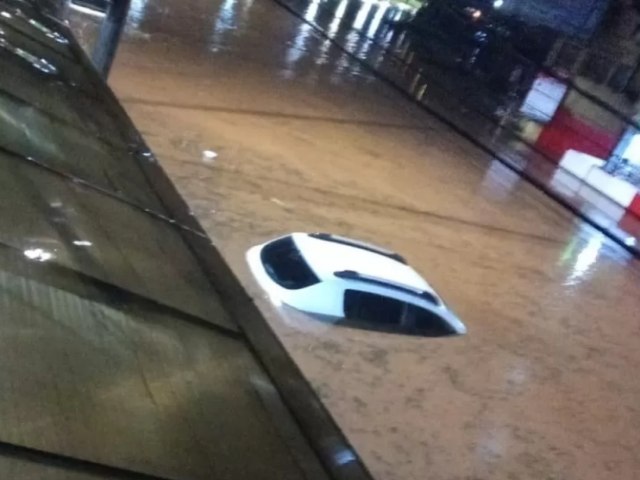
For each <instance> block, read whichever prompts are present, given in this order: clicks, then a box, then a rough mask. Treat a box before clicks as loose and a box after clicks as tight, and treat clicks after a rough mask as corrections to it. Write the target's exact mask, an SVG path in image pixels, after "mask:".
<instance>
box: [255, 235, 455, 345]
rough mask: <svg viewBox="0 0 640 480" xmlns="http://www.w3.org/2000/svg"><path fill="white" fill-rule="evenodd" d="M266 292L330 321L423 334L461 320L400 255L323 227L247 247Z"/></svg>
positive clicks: (442, 331) (451, 330)
mask: <svg viewBox="0 0 640 480" xmlns="http://www.w3.org/2000/svg"><path fill="white" fill-rule="evenodd" d="M247 261H248V263H249V267H250V269H251V271H252V273H253V275H254V276H255V278H256V280H257V281H258V283H259V284H260V286H261V287H262V288H263V289H264V290H265V291H266V292H267V293H268V295H269V296H270V297H271V299H272V300H274V301H275V302H278V303H279V302H281V303H284V304H286V305H289V306H291V307H293V308H296V309H298V310H302V311H304V312H308V313H312V314H316V315H319V316H322V317H324V318H330V319H331V322H332V323H335V324H339V325H345V326H352V327H359V328H364V329H369V330H379V331H385V332H395V333H406V334H413V335H423V336H430V337H437V336H445V335H461V334H464V333H466V331H467V330H466V327H465V326H464V324H463V323H462V322H461V321H460V320H459V319H458V317H457V316H456V315H455V314H454V313H453V312H452V311H451V310H450V309H449V308H448V307H447V306H446V305H445V303H444V302H443V301H442V299H441V298H440V297H439V296H438V294H437V293H436V292H435V291H434V290H433V289H432V288H431V287H430V286H429V284H428V283H427V282H426V281H425V280H424V279H423V278H422V277H421V276H420V275H419V274H418V273H417V272H416V271H415V270H414V269H412V268H411V267H410V266H408V265H407V262H406V261H405V260H404V258H402V257H401V256H400V255H398V254H396V253H393V252H390V251H387V250H384V249H381V248H378V247H375V246H372V245H369V244H366V243H362V242H359V241H357V240H352V239H349V238H344V237H339V236H335V235H330V234H326V233H293V234H291V235H287V236H285V237H281V238H278V239H276V240H273V241H270V242H268V243H265V244H263V245H258V246H256V247H253V248H251V249H250V250H249V251H248V252H247Z"/></svg>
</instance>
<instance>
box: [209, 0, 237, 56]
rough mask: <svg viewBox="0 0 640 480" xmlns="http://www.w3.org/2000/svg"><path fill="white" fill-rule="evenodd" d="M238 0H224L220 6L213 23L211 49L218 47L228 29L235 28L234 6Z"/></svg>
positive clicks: (235, 12)
mask: <svg viewBox="0 0 640 480" xmlns="http://www.w3.org/2000/svg"><path fill="white" fill-rule="evenodd" d="M237 4H238V0H225V1H224V3H223V4H222V5H221V7H220V11H219V12H218V15H217V17H216V21H215V23H214V25H213V34H212V35H211V47H212V49H214V50H215V49H217V48H219V47H220V46H221V45H222V44H223V43H224V40H226V38H225V37H226V33H227V32H228V31H229V30H233V29H235V28H237V25H236V14H237V11H236V8H237Z"/></svg>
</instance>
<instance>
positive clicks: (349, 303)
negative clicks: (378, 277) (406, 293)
mask: <svg viewBox="0 0 640 480" xmlns="http://www.w3.org/2000/svg"><path fill="white" fill-rule="evenodd" d="M344 313H345V319H344V321H342V322H340V323H342V324H343V325H346V326H352V327H359V328H363V329H368V330H378V331H385V332H393V333H406V334H409V335H420V336H424V337H443V336H447V335H455V334H456V332H455V330H454V329H453V327H452V326H451V325H449V323H448V322H447V321H446V320H445V319H444V318H442V317H441V316H440V315H438V314H437V313H435V312H432V311H431V310H428V309H426V308H421V307H419V306H417V305H413V304H410V303H406V302H403V301H400V300H396V299H395V298H390V297H386V296H384V295H378V294H375V293H371V292H363V291H360V290H350V289H348V290H345V294H344Z"/></svg>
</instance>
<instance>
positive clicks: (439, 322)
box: [407, 305, 456, 337]
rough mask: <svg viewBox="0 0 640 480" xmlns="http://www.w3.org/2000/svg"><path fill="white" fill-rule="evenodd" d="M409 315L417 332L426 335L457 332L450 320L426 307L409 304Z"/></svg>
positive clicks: (436, 335) (453, 333) (441, 335)
mask: <svg viewBox="0 0 640 480" xmlns="http://www.w3.org/2000/svg"><path fill="white" fill-rule="evenodd" d="M407 317H408V319H409V322H410V323H411V324H412V325H413V328H414V329H415V330H416V332H417V333H419V334H420V335H424V336H425V337H445V336H447V335H455V333H456V331H455V330H454V329H453V327H452V326H451V325H449V322H447V321H446V320H445V319H444V318H442V317H441V316H440V315H438V314H437V313H435V312H432V311H431V310H427V309H426V308H421V307H418V306H416V305H407Z"/></svg>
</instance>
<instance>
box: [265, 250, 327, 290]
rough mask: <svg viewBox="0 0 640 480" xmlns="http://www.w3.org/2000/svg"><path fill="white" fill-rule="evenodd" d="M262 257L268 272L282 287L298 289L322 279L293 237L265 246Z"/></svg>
mask: <svg viewBox="0 0 640 480" xmlns="http://www.w3.org/2000/svg"><path fill="white" fill-rule="evenodd" d="M261 257H262V263H263V265H264V268H265V270H266V271H267V274H268V275H269V277H271V279H272V280H273V281H274V282H276V283H277V284H278V285H280V286H281V287H284V288H287V289H289V290H298V289H300V288H305V287H309V286H311V285H314V284H316V283H318V282H319V281H320V279H319V278H318V277H317V276H316V274H315V273H313V270H311V268H310V267H309V265H308V264H307V262H306V261H305V260H304V258H303V257H302V254H301V253H300V250H298V247H296V244H295V243H294V241H293V238H291V237H285V238H281V239H279V240H276V241H274V242H272V243H270V244H269V245H267V246H265V247H264V248H263V249H262V255H261Z"/></svg>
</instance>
